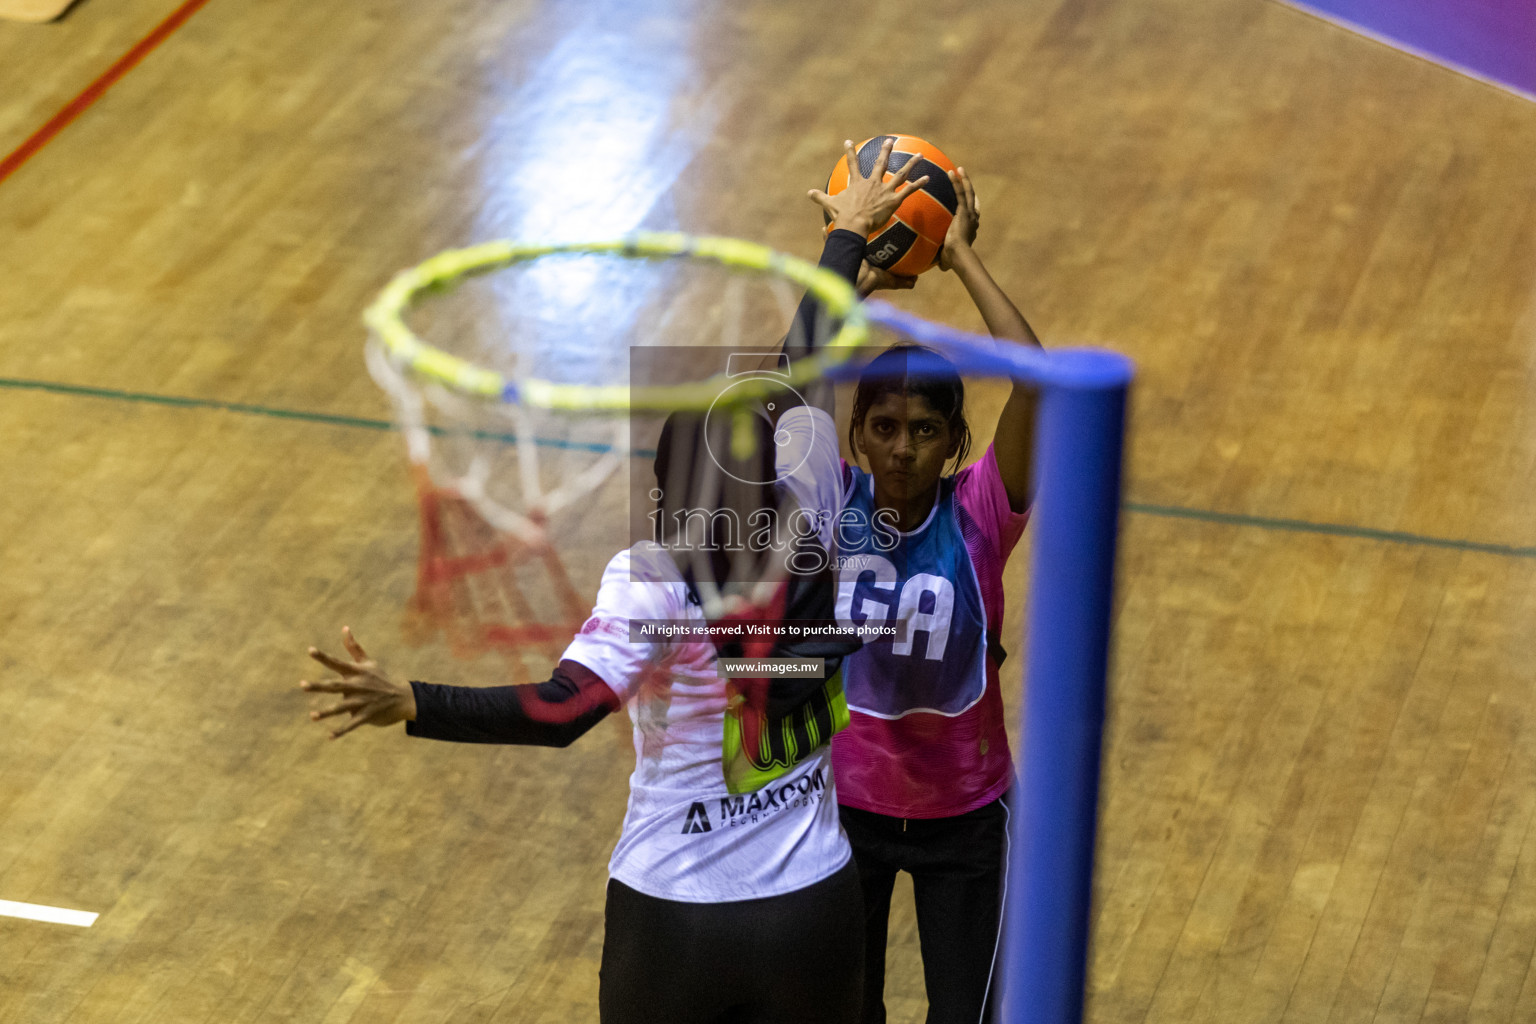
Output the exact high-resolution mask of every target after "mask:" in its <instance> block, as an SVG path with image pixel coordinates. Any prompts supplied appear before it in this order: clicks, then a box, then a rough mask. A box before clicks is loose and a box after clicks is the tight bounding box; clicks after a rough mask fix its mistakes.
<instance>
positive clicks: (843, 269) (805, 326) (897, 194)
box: [782, 138, 928, 413]
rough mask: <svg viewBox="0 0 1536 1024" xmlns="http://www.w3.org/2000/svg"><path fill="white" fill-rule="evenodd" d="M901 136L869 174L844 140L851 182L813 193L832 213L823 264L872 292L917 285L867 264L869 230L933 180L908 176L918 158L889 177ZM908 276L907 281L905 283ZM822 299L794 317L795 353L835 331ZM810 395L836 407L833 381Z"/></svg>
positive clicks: (809, 299) (791, 348) (788, 338)
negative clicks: (831, 190) (879, 273)
mask: <svg viewBox="0 0 1536 1024" xmlns="http://www.w3.org/2000/svg"><path fill="white" fill-rule="evenodd" d="M895 144H896V140H895V139H894V138H892V139H886V140H885V143H884V144H883V145H882V146H881V148H880V155H879V156H878V157H877V158H876V159H875V166H874V167H873V168H872V169H871V172H870V175H869V176H868V177H865V176H864V175H863V174H862V173H861V172H860V170H859V158H858V152H857V150H856V149H855V148H854V145H853V142H852V141H851V140H848V141H845V142H844V143H843V148H844V149H845V150H846V152H847V155H848V187H847V188H845V189H843V191H841V192H839V193H838V194H837V195H835V196H829V195H827V194H826V193H825V192H822V191H820V190H819V189H811V190H810V191H809V192H808V193H807V194H808V195H809V196H810V198H811V200H812V201H813V202H815V203H816V204H817V205H818V206H820V207H821V208H822V209H823V210H824V211H825V212H826V214H827V217H828V223H829V225H830V230H829V231H828V233H827V238H826V243H825V244H824V245H823V246H822V250H821V261H820V266H821V267H822V268H823V269H826V270H830V271H832V272H833V273H835V274H837V275H839V276H840V277H842V278H843V279H844V280H846V281H847V282H848V283H849V284H852V285H854V286H855V287H856V288H858V289H859V292H860V294H861V295H867V294H868V293H869V291H871V290H872V289H873V288H875V287H897V288H899V287H907V288H910V287H911V282H910V279H897V278H894V277H892V276H891V275H889V274H885V275H884V279H883V280H882V279H881V278H880V277H878V276H877V275H875V274H874V273H872V272H871V270H870V268H868V267H866V266H865V264H864V244H865V242H866V240H867V239H868V237H869V233H870V232H871V231H873V230H874V229H875V228H877V227H879V226H880V225H881V224H884V223H885V222H886V221H888V220H890V219H891V215H892V214H894V213H895V212H896V208H897V207H898V206H900V205H901V202H902V200H904V199H906V198H907V196H908V195H910V194H911V193H912V192H914V191H915V190H917V189H919V188H921V187H922V186H923V185H924V184H926V183H927V181H928V177H927V175H924V176H923V177H921V178H918V179H917V180H916V181H907V175H908V174H909V173H910V172H911V170H912V167H913V166H914V164H915V162H916V157H914V158H913V159H912V160H908V161H907V163H906V164H905V165H903V166H902V167H901V169H900V170H898V171H896V172H894V173H893V174H892V175H891V177H890V179H889V180H887V179H886V178H885V173H884V172H885V168H886V166H887V165H888V164H889V162H890V159H891V149H892V147H894V146H895ZM903 281H905V283H903ZM821 313H822V309H821V303H820V302H818V301H817V300H816V298H815V297H814V296H811V295H807V296H805V298H803V299H801V300H800V308H799V309H798V310H796V312H795V319H794V323H793V324H792V325H791V327H790V329H789V333H788V334H787V335H785V337H784V342H783V349H782V350H783V351H784V352H785V353H786V354H788V356H789V357H790V359H792V360H793V359H798V358H800V357H802V356H807V355H809V354H810V353H811V352H813V351H814V350H815V347H816V343H817V341H818V339H820V338H822V337H823V336H824V335H825V334H827V333H829V332H830V329H831V325H830V324H827V323H823V322H822V317H821ZM806 401H808V402H810V404H812V405H814V406H817V407H818V408H821V409H824V410H826V411H827V412H828V413H831V412H832V411H833V409H832V387H831V385H830V384H828V383H826V382H824V381H822V382H817V383H816V384H815V385H813V386H812V387H811V388H809V389H807V391H806Z"/></svg>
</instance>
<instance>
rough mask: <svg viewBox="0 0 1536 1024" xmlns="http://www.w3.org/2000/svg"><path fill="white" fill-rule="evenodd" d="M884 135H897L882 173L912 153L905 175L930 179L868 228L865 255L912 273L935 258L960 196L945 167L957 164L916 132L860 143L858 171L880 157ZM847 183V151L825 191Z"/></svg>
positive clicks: (892, 169)
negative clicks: (888, 215)
mask: <svg viewBox="0 0 1536 1024" xmlns="http://www.w3.org/2000/svg"><path fill="white" fill-rule="evenodd" d="M886 139H895V140H896V144H895V145H894V146H893V147H892V148H891V157H890V161H889V162H888V163H887V164H886V167H885V177H886V178H889V177H890V176H891V175H892V174H893V173H895V172H896V171H898V170H900V169H901V168H902V166H904V165H905V164H906V162H907V161H908V160H910V159H912V158H913V157H914V156H915V157H917V163H916V164H915V165H913V167H912V171H911V173H910V174H908V175H907V180H908V181H916V180H917V179H919V178H921V177H922V176H923V175H925V174H926V175H927V176H928V181H927V183H926V184H924V185H923V187H922V188H919V189H917V190H916V191H915V192H913V193H912V194H911V195H909V196H907V198H906V199H905V200H903V201H902V204H901V206H900V207H898V208H897V210H896V213H895V215H894V216H892V217H891V219H890V220H888V221H886V222H885V223H884V224H882V225H881V226H880V227H878V228H876V229H875V230H874V231H872V232H870V235H869V241H868V243H866V245H865V247H864V258H865V259H867V260H868V261H869V262H870V263H871V264H872V265H873V266H876V267H879V268H880V269H882V270H886V271H889V272H890V273H892V274H899V275H901V276H904V277H912V276H915V275H917V274H921V273H922V272H923V271H925V270H927V269H928V268H929V267H931V266H933V265H934V263H935V262H936V261H937V260H938V257H939V249H940V248H942V247H943V245H944V235H945V233H946V232H948V231H949V222H950V221H951V220H953V219H954V216H955V209H956V205H957V204H958V202H959V199H958V197H957V196H956V195H955V186H954V183H953V182H951V181H950V180H949V172H950V171H952V170H954V169H955V165H954V162H953V161H952V160H950V159H949V157H947V156H945V155H944V153H943V151H941V150H940V149H939V147H937V146H935V145H934V144H933V143H931V142H928V141H927V140H925V139H920V138H918V137H917V136H915V135H876V136H875V137H874V138H872V139H866V140H864V141H863V142H861V143H859V148H858V154H857V155H858V158H859V172H860V173H861V174H863V175H864V176H865V177H868V176H869V175H870V174H872V173H873V171H874V167H875V161H876V160H878V159H879V158H880V147H881V145H883V144H884V142H885V140H886ZM847 187H848V157H847V155H846V154H845V155H843V156H842V157H841V158H840V159H839V160H838V161H837V166H836V167H833V168H832V174H831V176H830V177H829V178H828V179H827V188H826V192H827V195H831V196H835V195H837V194H838V193H839V192H841V191H842V190H843V189H845V188H847Z"/></svg>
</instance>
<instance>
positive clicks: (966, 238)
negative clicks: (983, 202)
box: [939, 167, 981, 270]
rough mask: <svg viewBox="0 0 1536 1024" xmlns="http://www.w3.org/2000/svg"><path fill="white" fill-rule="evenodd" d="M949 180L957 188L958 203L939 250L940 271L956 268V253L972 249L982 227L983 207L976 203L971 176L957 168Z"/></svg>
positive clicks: (963, 169) (951, 172)
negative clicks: (958, 250) (977, 233)
mask: <svg viewBox="0 0 1536 1024" xmlns="http://www.w3.org/2000/svg"><path fill="white" fill-rule="evenodd" d="M949 180H950V182H952V183H953V184H954V186H955V198H956V200H958V202H957V203H956V205H955V216H954V219H953V220H951V221H950V222H949V231H948V232H946V233H945V235H944V245H943V247H942V248H940V249H939V269H940V270H948V269H950V267H952V266H954V258H955V251H956V250H957V249H960V248H967V249H968V248H970V246H971V243H972V242H974V241H976V232H977V230H978V229H979V228H980V227H981V207H980V206H979V205H977V203H976V188H975V186H973V185H972V184H971V176H970V175H969V174H966V173H965V168H964V167H956V168H955V169H954V170H952V171H950V172H949Z"/></svg>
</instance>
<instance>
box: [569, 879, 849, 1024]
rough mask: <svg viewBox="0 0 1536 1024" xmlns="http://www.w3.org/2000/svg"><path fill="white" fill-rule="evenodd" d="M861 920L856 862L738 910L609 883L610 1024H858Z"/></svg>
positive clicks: (603, 1007)
mask: <svg viewBox="0 0 1536 1024" xmlns="http://www.w3.org/2000/svg"><path fill="white" fill-rule="evenodd" d="M862 914H863V905H862V903H861V901H860V897H859V876H858V870H857V869H856V868H855V867H854V866H853V864H852V863H851V862H850V863H849V864H847V865H846V866H844V867H843V868H842V870H840V871H838V872H837V873H836V874H834V875H832V876H831V877H829V878H825V879H823V880H822V881H820V882H817V883H816V884H814V885H811V886H807V887H806V888H804V889H799V890H797V891H795V892H791V893H785V894H784V895H782V896H770V897H767V898H764V899H758V900H740V901H737V902H733V903H680V902H677V901H674V900H662V899H657V898H655V897H654V896H646V895H645V894H643V893H639V892H636V891H635V890H633V889H631V888H630V887H629V886H627V885H625V884H623V883H622V882H618V881H614V880H613V879H609V880H608V906H607V909H606V911H605V912H604V924H605V928H606V931H605V933H604V936H603V964H602V968H601V970H600V972H599V977H600V981H599V984H598V997H597V999H598V1007H599V1014H600V1016H601V1019H602V1024H857V1022H858V1020H859V999H860V996H861V995H862V993H863V964H864V942H863V935H862V933H861V930H860V921H861V920H862Z"/></svg>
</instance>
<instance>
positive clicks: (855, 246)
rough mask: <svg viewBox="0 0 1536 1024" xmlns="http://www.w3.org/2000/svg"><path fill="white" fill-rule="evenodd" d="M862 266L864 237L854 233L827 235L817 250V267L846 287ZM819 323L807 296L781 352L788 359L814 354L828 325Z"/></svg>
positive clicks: (816, 308)
mask: <svg viewBox="0 0 1536 1024" xmlns="http://www.w3.org/2000/svg"><path fill="white" fill-rule="evenodd" d="M863 262H864V237H863V236H862V235H860V234H859V233H858V232H857V231H848V230H846V229H844V228H838V229H836V230H835V231H833V232H831V233H830V234H828V235H827V240H826V243H825V244H824V245H823V246H822V249H821V261H820V262H819V263H818V264H817V265H818V266H820V267H821V268H822V269H823V270H830V271H832V272H833V273H834V274H837V275H838V276H840V277H842V278H844V279H845V280H847V282H848V283H849V284H855V283H857V282H858V280H859V267H860V266H861V265H863ZM822 319H823V313H822V308H821V303H820V302H819V301H817V299H816V297H815V296H814V295H810V294H807V295H806V296H805V297H804V298H803V299H801V300H800V308H799V309H797V310H795V320H794V324H793V325H792V326H791V327H790V329H789V335H788V336H787V337H785V339H784V351H785V352H786V353H788V355H789V357H790V358H791V359H794V358H796V357H798V356H803V355H809V354H810V353H811V352H812V351H814V350H815V347H816V342H817V340H818V339H821V338H822V337H823V336H824V335H826V334H827V333H829V330H828V328H829V327H830V324H827V323H823V322H822Z"/></svg>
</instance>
